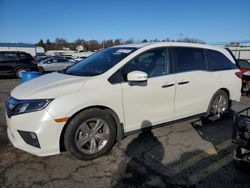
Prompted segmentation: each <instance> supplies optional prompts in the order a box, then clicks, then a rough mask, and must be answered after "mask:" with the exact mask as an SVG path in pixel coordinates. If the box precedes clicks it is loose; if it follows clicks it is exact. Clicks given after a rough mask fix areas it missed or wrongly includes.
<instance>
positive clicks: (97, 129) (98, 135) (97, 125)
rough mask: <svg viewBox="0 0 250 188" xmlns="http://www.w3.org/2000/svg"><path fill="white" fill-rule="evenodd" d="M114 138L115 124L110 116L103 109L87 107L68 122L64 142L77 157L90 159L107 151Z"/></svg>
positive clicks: (68, 149) (67, 148)
mask: <svg viewBox="0 0 250 188" xmlns="http://www.w3.org/2000/svg"><path fill="white" fill-rule="evenodd" d="M115 138H116V126H115V123H114V120H113V119H112V118H111V116H110V115H109V114H108V113H107V112H105V111H104V110H100V109H89V110H86V111H83V112H80V113H79V114H78V115H76V116H75V117H74V118H73V119H72V120H71V121H70V122H69V124H68V127H67V128H66V131H65V134H64V144H65V148H66V150H67V151H68V152H70V154H71V155H73V156H74V157H76V158H77V159H79V160H92V159H95V158H98V157H100V156H102V155H104V154H106V153H107V152H109V151H110V149H111V148H112V146H113V144H114V142H115Z"/></svg>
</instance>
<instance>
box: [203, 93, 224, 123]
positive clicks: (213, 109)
mask: <svg viewBox="0 0 250 188" xmlns="http://www.w3.org/2000/svg"><path fill="white" fill-rule="evenodd" d="M228 109H229V97H228V95H227V93H226V92H225V91H223V90H219V91H217V92H216V93H215V94H214V96H213V98H212V100H211V102H210V105H209V108H208V112H207V114H208V115H207V117H208V118H210V117H211V118H212V117H213V118H215V119H216V120H218V119H221V118H222V116H223V115H224V114H225V113H226V112H227V111H228Z"/></svg>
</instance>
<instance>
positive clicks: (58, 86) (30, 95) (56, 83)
mask: <svg viewBox="0 0 250 188" xmlns="http://www.w3.org/2000/svg"><path fill="white" fill-rule="evenodd" d="M87 79H88V78H87V77H81V76H72V75H66V74H61V73H57V72H55V73H51V74H47V75H43V76H40V77H37V78H34V79H33V80H30V81H27V82H25V83H23V84H21V85H19V86H17V87H16V88H15V89H13V90H12V91H11V96H13V97H15V98H17V99H45V98H57V97H60V96H63V95H65V94H69V93H72V92H75V91H76V90H80V89H81V87H82V86H83V85H84V83H85V82H86V80H87Z"/></svg>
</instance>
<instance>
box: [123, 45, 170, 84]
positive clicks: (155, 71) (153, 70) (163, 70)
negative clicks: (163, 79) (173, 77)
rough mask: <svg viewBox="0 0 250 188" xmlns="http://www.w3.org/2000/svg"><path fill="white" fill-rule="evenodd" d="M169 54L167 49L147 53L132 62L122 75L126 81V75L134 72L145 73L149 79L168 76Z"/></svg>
mask: <svg viewBox="0 0 250 188" xmlns="http://www.w3.org/2000/svg"><path fill="white" fill-rule="evenodd" d="M169 66H170V60H169V54H168V50H167V48H158V49H153V50H150V51H148V52H145V53H143V54H141V55H139V56H138V57H136V58H135V59H133V60H132V61H130V62H129V63H128V64H127V65H126V66H125V67H124V68H123V69H122V75H123V76H124V79H125V80H126V75H127V74H128V73H129V72H132V71H143V72H145V73H147V74H148V77H149V78H152V77H157V76H162V75H166V74H168V73H169Z"/></svg>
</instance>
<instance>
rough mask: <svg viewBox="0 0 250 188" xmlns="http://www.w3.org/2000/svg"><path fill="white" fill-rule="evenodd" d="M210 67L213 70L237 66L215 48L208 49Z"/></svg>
mask: <svg viewBox="0 0 250 188" xmlns="http://www.w3.org/2000/svg"><path fill="white" fill-rule="evenodd" d="M207 61H208V69H209V70H211V71H219V70H229V69H235V68H237V66H236V65H235V64H234V63H232V62H231V61H230V60H229V59H228V58H227V57H226V56H225V55H224V54H222V53H221V52H218V51H215V50H207Z"/></svg>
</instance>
